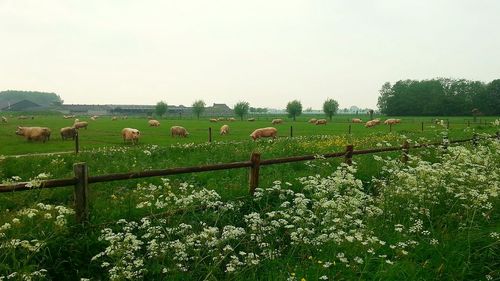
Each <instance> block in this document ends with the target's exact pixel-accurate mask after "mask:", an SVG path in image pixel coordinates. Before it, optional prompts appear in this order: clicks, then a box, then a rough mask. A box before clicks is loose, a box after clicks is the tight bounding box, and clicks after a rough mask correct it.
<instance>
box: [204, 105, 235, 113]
mask: <svg viewBox="0 0 500 281" xmlns="http://www.w3.org/2000/svg"><path fill="white" fill-rule="evenodd" d="M233 114H234V113H233V110H232V109H231V108H230V107H229V106H227V105H226V104H225V103H214V104H213V105H212V106H209V107H206V108H205V115H208V116H230V115H233Z"/></svg>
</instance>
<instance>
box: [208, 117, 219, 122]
mask: <svg viewBox="0 0 500 281" xmlns="http://www.w3.org/2000/svg"><path fill="white" fill-rule="evenodd" d="M208 121H210V122H212V123H217V119H215V118H210V119H209V120H208Z"/></svg>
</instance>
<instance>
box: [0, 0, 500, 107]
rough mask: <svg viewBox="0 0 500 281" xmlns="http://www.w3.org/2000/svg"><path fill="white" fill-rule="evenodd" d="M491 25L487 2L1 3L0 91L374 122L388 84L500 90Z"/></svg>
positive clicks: (497, 35)
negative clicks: (330, 114)
mask: <svg viewBox="0 0 500 281" xmlns="http://www.w3.org/2000/svg"><path fill="white" fill-rule="evenodd" d="M499 15H500V1H498V0H469V1H464V0H418V1H416V0H413V1H404V0H377V1H375V0H365V1H349V0H345V1H335V0H325V1H306V0H303V1H294V0H282V1H281V0H280V1H275V0H250V1H238V0H216V1H207V0H202V1H191V0H179V1H164V0H162V1H160V0H159V1H151V0H149V1H138V0H136V1H128V0H115V1H104V0H85V1H81V0H78V1H67V0H64V1H63V0H61V1H55V0H43V1H40V0H31V1H28V0H0V91H1V90H7V89H16V90H37V91H48V92H56V93H58V94H59V95H61V96H62V98H63V99H64V101H65V103H90V104H105V103H115V104H116V103H120V104H154V103H156V102H157V101H159V100H165V101H166V102H167V103H169V104H174V105H177V104H184V105H191V104H192V102H193V101H194V100H195V99H203V100H204V101H205V102H206V103H207V104H211V103H214V102H216V103H227V104H228V105H230V106H233V105H234V104H235V103H236V102H238V101H240V100H244V101H248V102H250V104H251V106H254V107H272V108H284V107H285V106H286V103H287V102H288V101H290V100H293V99H298V100H300V101H302V104H303V106H304V108H306V107H313V108H317V109H320V108H321V106H322V103H323V101H324V100H325V99H327V98H329V97H330V98H334V99H336V100H337V101H338V102H339V103H340V106H341V107H348V106H351V105H358V106H360V107H373V108H374V107H376V103H377V97H378V90H379V89H380V88H381V86H382V84H383V83H384V82H387V81H389V82H395V81H397V80H400V79H426V78H434V77H452V78H467V79H474V80H482V81H486V82H488V81H491V80H493V79H495V78H500V30H499V27H500V16H499Z"/></svg>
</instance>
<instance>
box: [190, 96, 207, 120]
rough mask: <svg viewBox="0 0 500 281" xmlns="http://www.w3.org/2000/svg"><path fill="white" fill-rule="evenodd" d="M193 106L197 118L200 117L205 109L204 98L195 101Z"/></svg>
mask: <svg viewBox="0 0 500 281" xmlns="http://www.w3.org/2000/svg"><path fill="white" fill-rule="evenodd" d="M192 107H193V113H194V114H195V115H196V118H198V119H200V115H201V114H202V113H203V111H205V102H204V101H203V100H196V101H194V102H193V105H192Z"/></svg>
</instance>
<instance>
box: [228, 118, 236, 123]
mask: <svg viewBox="0 0 500 281" xmlns="http://www.w3.org/2000/svg"><path fill="white" fill-rule="evenodd" d="M227 120H228V121H231V122H234V121H236V118H234V117H230V118H227Z"/></svg>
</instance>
